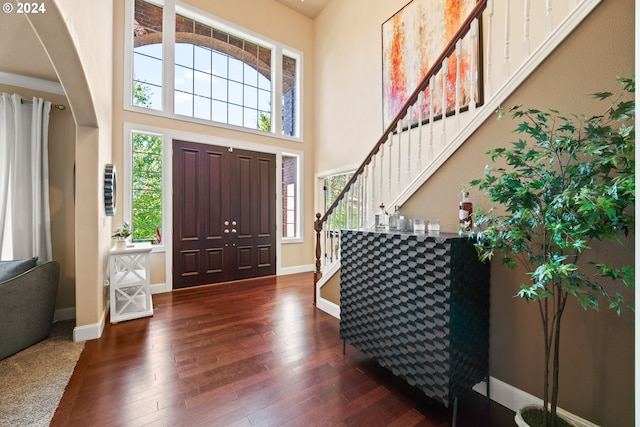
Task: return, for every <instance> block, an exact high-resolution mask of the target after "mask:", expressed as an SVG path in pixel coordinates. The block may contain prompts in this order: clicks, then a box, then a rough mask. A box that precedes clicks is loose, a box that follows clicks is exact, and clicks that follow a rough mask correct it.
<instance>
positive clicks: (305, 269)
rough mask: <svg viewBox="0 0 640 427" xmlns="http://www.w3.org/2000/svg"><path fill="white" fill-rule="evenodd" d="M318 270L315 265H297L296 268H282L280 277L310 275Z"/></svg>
mask: <svg viewBox="0 0 640 427" xmlns="http://www.w3.org/2000/svg"><path fill="white" fill-rule="evenodd" d="M315 270H316V267H315V266H314V265H313V264H307V265H297V266H295V267H281V268H280V273H278V275H279V276H287V275H289V274H298V273H310V272H313V271H315Z"/></svg>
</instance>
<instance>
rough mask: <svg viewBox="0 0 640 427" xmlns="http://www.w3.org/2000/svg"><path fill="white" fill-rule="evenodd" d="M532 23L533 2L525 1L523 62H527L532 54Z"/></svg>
mask: <svg viewBox="0 0 640 427" xmlns="http://www.w3.org/2000/svg"><path fill="white" fill-rule="evenodd" d="M530 21H531V0H525V2H524V43H523V46H522V61H523V62H524V61H526V60H527V58H529V55H530V54H531V35H530V25H531V23H530Z"/></svg>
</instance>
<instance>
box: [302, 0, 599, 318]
mask: <svg viewBox="0 0 640 427" xmlns="http://www.w3.org/2000/svg"><path fill="white" fill-rule="evenodd" d="M601 1H602V0H545V1H542V0H521V1H516V2H514V1H510V0H479V1H478V3H477V5H476V6H475V7H474V9H473V10H472V11H471V13H470V14H469V16H468V18H467V19H466V20H465V21H464V22H463V23H462V25H461V27H460V29H459V30H458V32H457V33H456V34H455V36H454V37H453V38H452V40H451V41H450V42H449V44H448V45H447V46H446V47H445V49H444V50H443V51H442V53H441V55H440V56H439V57H438V59H437V60H436V61H435V63H434V65H433V66H432V67H431V69H430V70H429V71H428V73H427V74H426V75H425V77H424V79H423V80H422V81H421V83H420V84H419V85H418V87H417V88H416V89H415V91H414V92H413V93H412V94H411V96H410V97H409V99H408V100H407V101H406V103H405V104H404V105H403V106H402V107H401V108H400V111H399V112H398V113H397V114H396V116H395V118H393V120H391V121H390V123H389V125H388V126H387V128H386V130H385V131H384V133H383V134H382V136H381V137H380V139H379V140H378V141H377V143H376V144H375V145H374V146H373V148H372V149H371V151H370V152H369V154H368V155H367V156H366V157H365V159H364V160H363V162H362V164H361V165H360V167H359V168H358V169H357V170H356V172H355V173H354V174H353V176H352V178H351V179H350V180H349V181H348V182H347V184H346V185H345V187H344V189H343V190H342V192H341V193H340V194H339V195H338V196H337V198H336V199H335V201H334V202H333V204H332V205H331V206H330V207H329V208H328V209H327V211H326V212H325V213H324V214H322V213H317V214H316V219H315V222H314V229H315V233H316V245H315V266H316V271H315V280H314V282H315V285H314V286H315V289H314V292H315V294H314V304H315V305H318V306H319V308H323V306H322V304H320V305H319V304H318V299H320V289H321V288H322V286H324V285H325V284H326V283H327V281H328V280H329V279H330V278H331V277H332V276H333V275H334V274H335V273H336V272H337V271H339V268H340V247H339V230H340V228H362V227H365V228H366V227H371V226H373V220H374V212H375V211H376V210H377V208H378V205H379V204H380V203H381V202H382V203H384V205H385V206H387V207H392V206H396V205H397V206H402V205H403V204H404V203H405V202H406V201H407V200H408V199H409V198H410V197H411V196H412V195H413V194H414V193H415V192H416V191H417V190H418V189H419V188H420V187H421V186H422V185H423V184H424V183H425V182H426V181H427V180H428V179H429V177H430V176H432V175H433V174H434V173H435V172H436V171H437V170H438V168H439V167H440V166H442V165H443V164H444V163H445V162H446V161H447V159H448V158H449V157H450V156H451V155H453V153H454V152H455V151H456V150H457V149H458V148H459V147H460V146H461V145H462V144H464V142H465V141H466V140H467V139H468V138H469V137H470V136H471V135H472V134H473V133H474V132H475V131H476V130H477V129H478V128H479V127H480V126H481V125H482V123H484V121H485V120H487V119H488V118H489V117H490V116H491V115H492V114H493V113H494V112H495V111H496V110H497V109H498V108H499V107H500V105H501V103H503V102H504V101H505V100H506V99H507V97H508V96H509V95H511V94H512V93H513V92H514V91H515V90H516V89H517V88H518V86H520V84H521V83H522V82H523V81H524V80H525V79H526V78H527V77H528V76H529V75H531V74H532V73H533V72H534V71H535V69H536V68H537V67H538V66H539V65H540V64H541V63H542V61H544V60H545V58H547V57H548V56H549V55H550V54H551V53H552V52H553V50H554V49H555V48H556V47H557V46H558V45H559V44H560V43H561V42H562V41H563V40H564V39H565V38H566V37H567V36H569V34H571V32H572V31H573V30H574V29H575V28H577V27H578V26H579V25H580V23H581V22H582V20H583V19H584V18H586V17H587V16H588V15H589V13H590V12H591V11H592V10H593V9H594V8H595V7H596V6H597V5H598V4H599V3H600V2H601ZM516 43H519V44H520V46H521V47H520V48H518V49H513V48H512V46H514V45H515V44H516ZM476 45H481V48H480V52H481V55H478V54H477V50H475V49H469V46H476ZM515 51H517V52H518V54H517V55H518V57H514V56H515V55H514V54H513V52H515ZM467 52H472V53H471V54H468V53H467ZM463 54H466V55H467V58H468V61H469V66H470V69H472V70H473V69H474V67H479V68H480V69H481V72H480V73H479V74H480V76H482V77H481V78H480V79H478V80H476V79H475V78H470V79H469V81H468V83H467V85H465V86H462V85H461V84H460V81H461V79H460V75H461V69H460V64H461V62H462V61H461V60H460V59H461V57H462V55H463ZM452 59H453V60H452ZM450 64H454V67H452V68H453V69H449V66H450ZM454 76H455V78H454ZM452 82H453V85H452ZM447 92H448V96H447ZM465 94H466V95H465ZM442 105H446V112H445V114H443V113H442V109H441V108H440V106H442ZM338 219H340V220H338ZM320 302H322V301H320ZM323 309H324V308H323ZM334 314H335V313H334Z"/></svg>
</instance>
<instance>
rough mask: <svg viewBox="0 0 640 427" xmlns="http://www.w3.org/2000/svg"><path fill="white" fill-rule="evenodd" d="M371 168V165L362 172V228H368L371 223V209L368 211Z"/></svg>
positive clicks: (366, 166)
mask: <svg viewBox="0 0 640 427" xmlns="http://www.w3.org/2000/svg"><path fill="white" fill-rule="evenodd" d="M370 167H371V164H368V165H365V167H364V171H363V172H362V184H363V188H362V199H361V200H362V217H361V221H360V228H367V225H368V223H369V217H368V215H367V214H368V213H369V209H368V207H369V206H368V204H369V168H370Z"/></svg>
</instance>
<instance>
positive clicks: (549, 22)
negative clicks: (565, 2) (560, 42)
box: [544, 0, 553, 37]
mask: <svg viewBox="0 0 640 427" xmlns="http://www.w3.org/2000/svg"><path fill="white" fill-rule="evenodd" d="M551 31H553V6H552V5H551V0H547V7H546V15H545V21H544V35H545V36H546V37H548V36H549V35H550V34H551Z"/></svg>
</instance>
